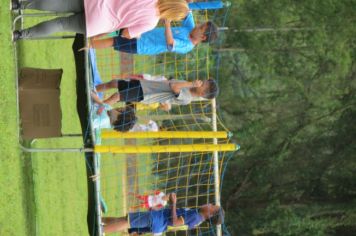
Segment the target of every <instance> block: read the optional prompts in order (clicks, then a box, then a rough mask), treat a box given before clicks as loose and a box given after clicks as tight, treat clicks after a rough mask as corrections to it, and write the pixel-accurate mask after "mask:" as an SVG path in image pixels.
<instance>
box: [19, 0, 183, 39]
mask: <svg viewBox="0 0 356 236" xmlns="http://www.w3.org/2000/svg"><path fill="white" fill-rule="evenodd" d="M17 9H37V10H45V11H56V12H73V13H74V14H72V15H70V16H67V17H59V18H55V19H53V20H50V21H46V22H42V23H40V24H38V25H35V26H33V27H30V28H27V29H23V30H20V31H18V30H16V31H14V33H13V40H14V41H15V40H18V39H23V38H33V37H43V36H47V35H50V34H53V33H56V32H61V31H70V32H76V33H83V34H84V33H86V34H87V36H88V37H93V36H98V35H102V34H107V33H111V32H113V31H116V30H119V29H122V36H123V37H126V38H135V37H139V36H140V35H141V34H142V33H144V32H146V31H149V30H151V29H153V28H154V27H155V26H156V25H157V23H158V21H159V20H160V19H170V20H181V19H183V18H184V17H185V16H186V15H187V13H188V11H189V8H188V4H187V2H186V1H185V0H139V1H138V0H95V1H94V0H84V2H83V0H29V1H19V0H12V10H17Z"/></svg>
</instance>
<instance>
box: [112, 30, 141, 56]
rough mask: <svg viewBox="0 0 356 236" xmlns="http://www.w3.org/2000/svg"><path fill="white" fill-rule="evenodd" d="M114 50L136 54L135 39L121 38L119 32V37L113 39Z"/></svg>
mask: <svg viewBox="0 0 356 236" xmlns="http://www.w3.org/2000/svg"><path fill="white" fill-rule="evenodd" d="M114 49H115V50H117V51H121V52H126V53H133V54H136V53H137V39H135V38H133V39H127V38H123V37H121V31H120V32H119V36H116V37H114Z"/></svg>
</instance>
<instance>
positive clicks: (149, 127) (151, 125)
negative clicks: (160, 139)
mask: <svg viewBox="0 0 356 236" xmlns="http://www.w3.org/2000/svg"><path fill="white" fill-rule="evenodd" d="M158 130H159V126H158V124H157V123H156V122H155V121H153V120H149V121H148V123H147V124H137V123H136V124H135V125H134V126H133V127H132V129H131V130H130V131H131V132H146V131H152V132H157V131H158Z"/></svg>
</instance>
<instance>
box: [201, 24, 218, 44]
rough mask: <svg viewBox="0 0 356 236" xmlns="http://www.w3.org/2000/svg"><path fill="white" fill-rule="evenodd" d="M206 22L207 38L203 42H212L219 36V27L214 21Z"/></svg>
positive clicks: (205, 33)
mask: <svg viewBox="0 0 356 236" xmlns="http://www.w3.org/2000/svg"><path fill="white" fill-rule="evenodd" d="M205 24H206V26H207V27H206V29H205V32H204V35H205V36H206V38H205V39H204V40H203V41H202V43H212V42H214V41H215V40H216V39H217V38H218V27H217V26H216V25H215V24H214V23H213V22H212V21H207V22H206V23H205Z"/></svg>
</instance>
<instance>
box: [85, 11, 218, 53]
mask: <svg viewBox="0 0 356 236" xmlns="http://www.w3.org/2000/svg"><path fill="white" fill-rule="evenodd" d="M217 37H218V29H217V27H216V25H215V24H214V23H213V22H211V21H207V22H205V23H202V24H200V25H198V26H195V22H194V19H193V15H192V13H189V14H188V16H187V17H186V18H185V19H184V21H183V22H182V25H181V26H180V27H173V28H172V27H171V20H169V19H167V20H166V21H165V27H164V28H161V27H160V28H155V29H153V30H151V31H148V32H146V33H144V34H142V35H141V37H140V38H137V39H136V38H135V39H128V38H126V37H123V36H122V32H121V33H119V36H116V37H114V38H107V39H98V38H95V37H94V38H93V39H92V40H91V45H90V46H91V47H93V48H96V49H101V48H107V47H114V49H115V50H117V51H122V52H126V53H134V54H140V55H157V54H160V53H164V52H175V53H181V54H184V53H188V52H190V51H191V50H192V49H193V48H194V47H195V46H197V45H198V44H199V43H207V42H213V41H214V40H216V39H217Z"/></svg>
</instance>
